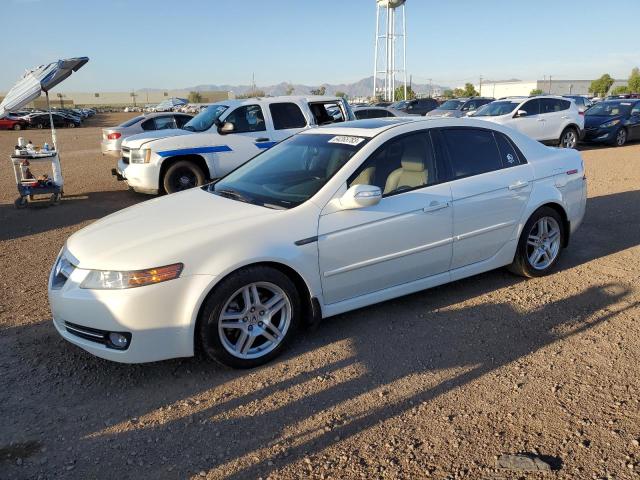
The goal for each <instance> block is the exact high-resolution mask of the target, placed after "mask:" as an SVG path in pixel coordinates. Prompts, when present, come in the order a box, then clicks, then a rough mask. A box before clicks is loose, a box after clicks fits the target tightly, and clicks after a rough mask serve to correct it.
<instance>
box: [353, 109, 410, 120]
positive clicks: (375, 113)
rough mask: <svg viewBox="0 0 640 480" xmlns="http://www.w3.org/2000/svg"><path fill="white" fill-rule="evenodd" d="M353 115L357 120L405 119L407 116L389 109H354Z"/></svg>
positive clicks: (399, 111) (404, 113)
mask: <svg viewBox="0 0 640 480" xmlns="http://www.w3.org/2000/svg"><path fill="white" fill-rule="evenodd" d="M353 114H354V115H355V116H356V118H357V119H358V120H362V119H364V118H383V117H406V116H408V115H409V114H408V113H406V112H403V111H401V110H396V109H395V108H389V107H355V108H354V109H353Z"/></svg>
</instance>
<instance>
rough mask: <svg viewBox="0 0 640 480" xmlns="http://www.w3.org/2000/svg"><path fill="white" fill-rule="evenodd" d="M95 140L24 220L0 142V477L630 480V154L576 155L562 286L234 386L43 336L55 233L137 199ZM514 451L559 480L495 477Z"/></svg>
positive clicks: (508, 297)
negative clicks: (60, 196)
mask: <svg viewBox="0 0 640 480" xmlns="http://www.w3.org/2000/svg"><path fill="white" fill-rule="evenodd" d="M121 119H122V116H120V117H119V118H117V119H115V118H114V116H113V115H112V116H107V115H104V116H101V117H99V118H96V119H93V120H92V123H93V125H96V126H100V124H105V125H106V124H113V123H115V122H116V121H120V120H121ZM22 135H23V136H24V137H26V138H28V139H31V140H33V141H34V143H41V142H42V141H44V140H45V139H46V132H40V131H39V132H35V131H28V132H23V134H22ZM99 135H100V131H99V128H95V127H93V128H91V127H86V128H81V129H75V130H61V131H60V132H59V137H60V141H59V144H60V150H61V152H62V162H63V169H64V174H65V179H66V193H67V197H66V199H64V200H63V202H62V204H61V205H60V206H57V207H51V208H30V209H27V210H23V211H17V210H15V209H14V207H13V200H14V198H15V197H16V191H15V185H14V180H13V174H12V173H11V170H10V164H9V161H8V156H9V154H10V152H11V150H12V146H13V145H14V143H15V142H16V138H17V136H18V135H17V134H15V133H14V132H0V155H4V157H2V158H0V160H2V161H0V264H1V268H0V273H1V274H2V275H1V278H0V419H1V420H0V421H1V423H0V425H1V427H0V477H1V478H6V479H13V478H83V479H84V478H114V479H115V478H118V479H119V478H189V477H207V478H237V479H245V478H259V477H262V478H265V479H266V478H273V479H276V478H278V479H294V478H366V479H375V478H407V479H417V478H438V479H443V478H472V479H478V478H483V479H486V478H490V479H514V478H526V479H533V478H558V479H591V478H616V479H626V478H638V477H639V476H640V447H639V446H638V440H639V439H640V368H639V365H640V358H639V357H640V353H639V352H640V324H639V322H638V320H639V318H640V308H639V303H638V302H639V301H640V246H639V243H640V144H635V145H630V146H626V147H624V148H620V149H613V148H593V149H589V150H585V151H584V152H583V155H584V158H585V161H586V165H587V173H588V177H589V190H590V192H589V201H588V205H587V217H586V220H585V223H584V224H583V226H582V228H581V229H580V230H579V231H578V233H577V234H576V236H575V238H574V239H573V241H572V244H571V245H570V248H569V249H568V250H566V251H565V252H564V255H563V257H562V259H561V262H560V268H559V270H558V271H557V273H555V274H553V275H551V276H549V277H546V278H542V279H536V280H529V281H524V280H522V279H519V278H516V277H514V276H512V275H510V274H508V273H507V272H505V271H502V270H500V271H494V272H491V273H487V274H484V275H481V276H478V277H474V278H470V279H467V280H464V281H459V282H456V283H454V284H450V285H447V286H443V287H439V288H436V289H433V290H429V291H425V292H422V293H418V294H414V295H411V296H409V297H404V298H400V299H397V300H393V301H390V302H386V303H384V304H381V305H377V306H374V307H370V308H366V309H363V310H358V311H356V312H352V313H348V314H344V315H340V316H339V317H334V318H331V319H329V320H327V321H325V322H324V323H322V324H321V326H320V327H319V329H318V330H317V331H315V332H307V333H304V334H303V336H302V337H301V338H300V339H298V341H297V342H295V344H294V346H293V348H292V349H290V350H289V351H288V352H287V354H286V355H285V356H284V357H283V358H280V359H279V360H277V361H275V362H273V363H271V364H270V365H267V366H265V367H263V368H260V369H256V370H252V371H233V370H229V369H225V368H223V367H221V366H218V365H216V364H213V363H211V362H208V361H205V360H202V359H184V360H175V361H167V362H160V363H155V364H149V365H134V366H131V365H119V364H115V363H109V362H107V361H103V360H100V359H98V358H94V357H92V356H91V355H89V354H87V353H85V352H84V351H82V350H80V349H78V348H76V347H74V346H72V345H70V344H68V343H66V342H65V341H63V340H62V339H61V338H60V337H59V336H58V335H57V333H56V332H55V330H54V328H53V326H52V324H51V320H50V313H49V309H48V304H47V298H46V280H47V275H48V272H49V269H50V267H51V265H52V263H53V261H54V259H55V257H56V255H57V253H58V251H59V249H60V247H61V246H62V244H63V242H64V240H65V238H67V237H68V236H69V235H70V234H71V233H73V232H74V231H76V230H77V229H79V228H81V227H83V226H85V225H87V224H88V223H90V222H92V221H93V220H95V219H98V218H100V217H102V216H104V215H106V214H108V213H110V212H113V211H115V210H118V209H120V208H123V207H126V206H128V205H131V204H134V203H136V202H139V201H143V200H145V199H146V198H147V197H143V196H140V195H137V194H134V193H131V192H129V191H127V190H126V188H125V186H124V185H123V184H122V183H117V182H116V181H115V180H114V179H113V178H112V177H111V175H110V169H111V167H112V166H113V163H114V162H113V160H111V159H108V158H103V157H102V156H101V155H100V152H99ZM515 452H529V453H537V454H539V455H541V456H543V458H546V459H547V461H548V462H549V463H550V464H551V465H553V466H554V468H556V470H555V471H554V472H552V473H547V474H541V473H537V474H536V473H526V472H518V471H510V470H501V469H496V456H498V455H500V454H502V453H515Z"/></svg>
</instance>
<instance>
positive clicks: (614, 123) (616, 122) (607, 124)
mask: <svg viewBox="0 0 640 480" xmlns="http://www.w3.org/2000/svg"><path fill="white" fill-rule="evenodd" d="M619 123H620V120H619V119H618V120H611V121H610V122H607V123H603V124H602V125H600V128H609V127H615V126H616V125H618V124H619Z"/></svg>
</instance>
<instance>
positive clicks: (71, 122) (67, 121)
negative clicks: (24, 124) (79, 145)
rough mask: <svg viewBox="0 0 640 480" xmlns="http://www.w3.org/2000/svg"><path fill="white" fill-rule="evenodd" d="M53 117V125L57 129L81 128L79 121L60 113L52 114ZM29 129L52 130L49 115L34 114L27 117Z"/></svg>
mask: <svg viewBox="0 0 640 480" xmlns="http://www.w3.org/2000/svg"><path fill="white" fill-rule="evenodd" d="M51 116H52V117H53V125H54V126H55V127H69V128H75V127H79V126H80V125H81V124H80V122H79V121H77V120H75V119H73V118H70V117H67V116H65V115H62V114H59V113H51ZM27 121H28V122H29V127H31V128H50V127H51V122H50V121H49V113H34V114H32V115H29V116H28V117H27Z"/></svg>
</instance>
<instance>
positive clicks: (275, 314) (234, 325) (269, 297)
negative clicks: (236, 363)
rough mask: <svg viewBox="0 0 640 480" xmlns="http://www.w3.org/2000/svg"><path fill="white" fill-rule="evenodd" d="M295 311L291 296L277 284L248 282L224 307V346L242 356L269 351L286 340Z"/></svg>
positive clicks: (220, 331) (221, 330)
mask: <svg viewBox="0 0 640 480" xmlns="http://www.w3.org/2000/svg"><path fill="white" fill-rule="evenodd" d="M292 312H293V307H292V305H291V300H290V299H289V297H288V296H287V294H286V293H285V292H284V290H282V289H281V288H280V287H278V286H277V285H275V284H273V283H271V282H254V283H250V284H248V285H245V286H244V287H242V288H240V289H238V290H236V291H235V292H234V293H233V294H232V295H231V296H230V297H229V299H228V300H227V301H226V303H225V304H224V306H223V307H222V309H221V311H220V317H219V321H218V335H219V337H220V341H221V343H222V346H223V347H224V348H225V350H226V351H227V352H229V353H230V354H231V355H233V356H234V357H237V358H240V359H246V360H249V359H255V358H259V357H262V356H265V355H268V354H269V353H270V352H272V351H273V350H274V349H276V348H277V347H278V345H280V343H281V342H282V341H283V340H284V338H285V336H286V334H287V331H288V330H289V327H290V325H291V317H292Z"/></svg>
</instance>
